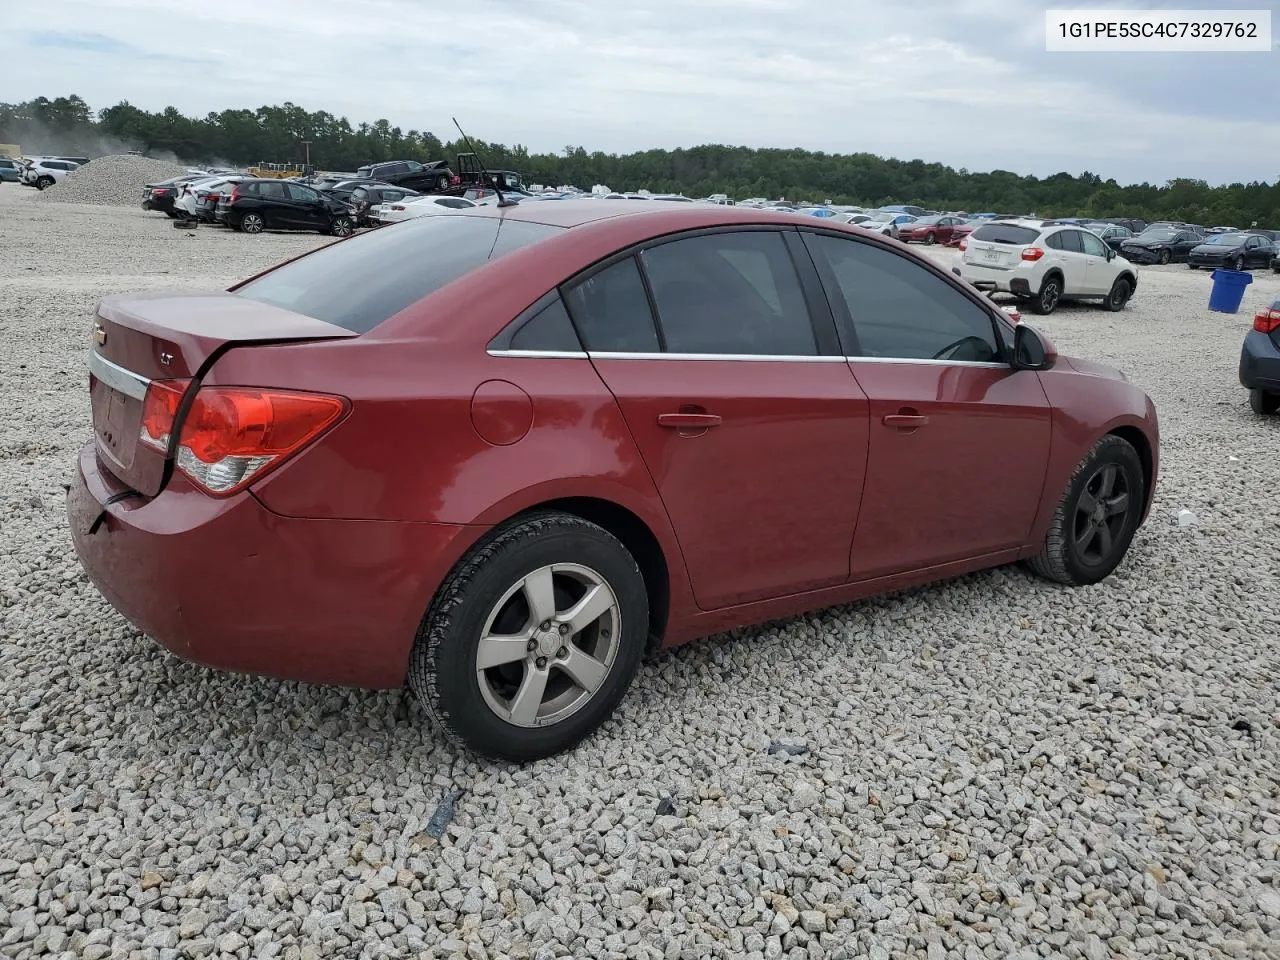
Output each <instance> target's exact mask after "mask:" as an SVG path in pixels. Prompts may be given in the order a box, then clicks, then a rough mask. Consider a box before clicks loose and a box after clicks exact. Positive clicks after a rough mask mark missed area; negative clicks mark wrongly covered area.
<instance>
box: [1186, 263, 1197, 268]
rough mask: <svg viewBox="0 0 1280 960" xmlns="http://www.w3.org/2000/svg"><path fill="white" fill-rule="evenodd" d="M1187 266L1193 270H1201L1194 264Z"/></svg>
mask: <svg viewBox="0 0 1280 960" xmlns="http://www.w3.org/2000/svg"><path fill="white" fill-rule="evenodd" d="M1187 266H1188V267H1189V268H1191V269H1192V270H1199V269H1200V268H1199V267H1197V266H1196V265H1195V264H1194V263H1188V264H1187Z"/></svg>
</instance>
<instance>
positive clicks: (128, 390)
mask: <svg viewBox="0 0 1280 960" xmlns="http://www.w3.org/2000/svg"><path fill="white" fill-rule="evenodd" d="M89 372H90V373H92V374H93V375H94V376H95V377H97V378H98V379H99V380H101V381H102V382H103V383H105V384H106V385H107V386H108V387H110V388H111V389H112V390H119V391H120V392H121V393H123V394H124V395H125V396H126V397H133V399H135V400H142V399H143V398H144V397H146V395H147V387H148V386H150V385H151V381H150V380H148V379H147V378H146V377H141V376H138V374H136V373H134V372H133V371H132V370H126V369H125V368H124V367H122V366H120V365H119V364H118V363H112V362H111V361H110V360H108V359H107V358H106V357H104V356H103V355H102V354H100V353H99V352H98V351H97V350H90V351H89Z"/></svg>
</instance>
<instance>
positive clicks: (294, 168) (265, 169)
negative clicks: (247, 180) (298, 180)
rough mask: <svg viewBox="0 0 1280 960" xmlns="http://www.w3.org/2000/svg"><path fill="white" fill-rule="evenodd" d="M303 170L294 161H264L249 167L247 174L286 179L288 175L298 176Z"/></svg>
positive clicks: (266, 178)
mask: <svg viewBox="0 0 1280 960" xmlns="http://www.w3.org/2000/svg"><path fill="white" fill-rule="evenodd" d="M304 172H305V171H304V170H303V169H302V167H300V166H299V165H298V164H295V163H265V162H264V163H259V164H258V165H257V166H256V167H250V168H249V176H251V177H259V178H262V179H264V180H288V179H289V178H290V177H300V176H302V175H303V173H304Z"/></svg>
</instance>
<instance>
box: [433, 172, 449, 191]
mask: <svg viewBox="0 0 1280 960" xmlns="http://www.w3.org/2000/svg"><path fill="white" fill-rule="evenodd" d="M436 189H437V190H440V191H444V190H448V189H449V178H448V177H446V176H444V175H443V174H442V175H441V176H439V177H436Z"/></svg>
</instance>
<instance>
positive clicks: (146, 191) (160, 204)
mask: <svg viewBox="0 0 1280 960" xmlns="http://www.w3.org/2000/svg"><path fill="white" fill-rule="evenodd" d="M208 177H209V174H207V173H184V174H183V175H182V176H180V177H170V178H169V179H168V180H160V181H159V182H157V183H148V184H146V185H145V186H144V187H143V188H142V209H143V210H155V211H156V212H158V213H163V214H164V215H165V216H167V217H170V218H177V216H178V214H177V212H176V211H175V210H174V208H173V204H174V201H176V200H177V199H178V191H179V190H181V189H182V185H183V184H186V183H190V182H191V181H193V180H205V179H208Z"/></svg>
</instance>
